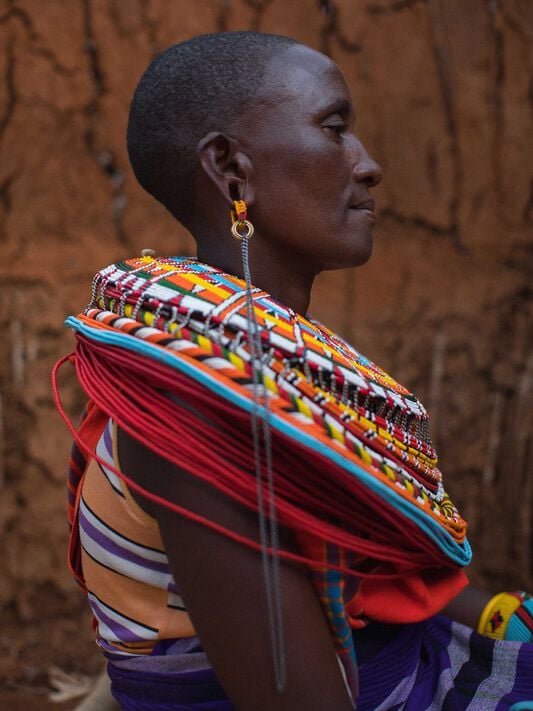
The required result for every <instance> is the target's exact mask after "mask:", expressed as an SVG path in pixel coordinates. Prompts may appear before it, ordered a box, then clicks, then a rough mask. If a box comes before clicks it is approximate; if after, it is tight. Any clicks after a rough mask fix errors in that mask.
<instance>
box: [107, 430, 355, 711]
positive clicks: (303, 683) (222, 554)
mask: <svg viewBox="0 0 533 711" xmlns="http://www.w3.org/2000/svg"><path fill="white" fill-rule="evenodd" d="M119 450H120V459H121V464H122V468H123V470H124V472H126V473H127V474H128V475H129V476H131V477H132V478H133V479H135V480H136V481H137V482H138V483H139V484H141V485H143V486H145V487H146V488H148V489H150V490H151V491H153V492H154V493H157V494H159V495H161V496H163V497H165V498H167V499H168V500H170V501H174V502H175V503H177V504H179V505H181V506H184V507H186V508H188V509H190V510H192V511H194V512H196V513H199V514H200V515H202V516H206V517H208V518H210V519H212V520H214V521H216V522H218V523H220V524H222V525H223V526H225V527H227V528H229V529H231V530H233V531H236V532H238V533H240V534H242V535H245V536H247V537H249V538H253V539H255V540H258V523H257V516H256V514H255V513H253V512H250V511H248V510H246V509H244V508H243V507H241V506H240V505H238V504H237V503H235V502H233V501H231V500H229V499H228V498H227V497H225V496H223V495H222V494H220V493H219V492H217V491H216V490H215V489H214V488H212V487H210V486H209V485H207V484H205V483H204V482H202V481H200V480H199V479H197V478H195V477H192V476H190V475H188V474H186V473H185V472H183V471H181V470H179V469H178V468H177V467H175V466H174V465H172V464H171V463H169V462H167V461H166V460H164V459H162V458H160V457H157V456H156V455H154V454H153V453H151V452H150V451H149V450H147V449H145V448H144V447H143V446H142V445H140V444H139V443H138V442H137V441H135V440H134V439H132V438H130V437H129V436H128V435H126V434H125V433H124V432H120V433H119ZM151 513H153V515H155V516H156V518H157V520H158V522H159V526H160V529H161V534H162V537H163V541H164V544H165V548H166V551H167V554H168V557H169V561H170V566H171V569H172V573H173V575H174V578H175V580H176V584H177V586H178V589H179V591H180V595H181V596H182V597H183V599H184V601H185V605H186V607H187V611H188V612H189V614H190V616H191V619H192V621H193V624H194V626H195V629H196V630H197V632H198V635H199V636H200V639H201V641H202V645H203V647H204V649H205V651H206V653H207V655H208V657H209V659H210V661H211V663H212V664H213V667H214V669H215V671H216V674H217V676H218V678H219V680H220V682H221V684H222V686H223V687H224V689H225V691H226V693H227V694H228V697H229V698H230V700H231V701H232V702H233V704H234V705H235V707H236V708H237V709H243V710H248V709H249V710H250V711H251V710H252V709H254V710H255V711H258V710H260V709H269V710H270V711H281V710H285V709H291V710H292V709H295V708H298V709H313V711H321V710H322V709H323V710H324V711H326V710H327V711H332V709H335V710H337V709H338V710H339V711H343V710H344V709H346V710H348V709H352V708H353V706H352V704H351V702H350V701H349V698H348V693H347V691H346V687H345V684H344V681H343V678H342V674H341V671H340V666H339V663H338V660H337V658H336V655H335V651H334V647H333V641H332V638H331V635H330V632H329V628H328V625H327V621H326V619H325V617H324V615H323V613H322V610H321V608H320V603H319V601H318V599H317V597H316V595H315V592H314V590H313V587H312V583H311V582H310V580H309V578H308V576H307V574H306V572H305V570H304V569H302V568H301V567H299V566H295V565H293V564H289V563H286V562H282V564H281V585H282V588H281V595H282V607H283V632H284V647H285V655H286V665H287V684H286V688H285V690H284V692H283V693H281V694H278V692H277V691H276V688H275V683H274V670H273V658H272V646H271V640H270V631H269V624H268V615H267V608H266V598H265V587H264V580H263V571H262V562H261V556H260V554H259V553H258V552H257V551H254V550H252V549H250V548H248V547H246V546H243V545H240V544H238V543H236V542H234V541H232V540H230V539H228V538H226V537H225V536H222V535H220V534H217V533H215V532H214V531H212V530H210V529H208V528H206V527H205V526H202V525H199V524H197V523H194V522H192V521H190V520H189V519H186V518H185V517H182V516H179V515H177V514H176V513H174V512H172V511H170V510H169V509H167V508H164V507H160V506H153V505H152V509H151Z"/></svg>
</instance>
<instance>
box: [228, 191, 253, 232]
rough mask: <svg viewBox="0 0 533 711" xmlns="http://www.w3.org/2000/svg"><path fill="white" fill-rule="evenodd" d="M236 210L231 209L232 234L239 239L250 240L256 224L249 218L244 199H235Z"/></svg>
mask: <svg viewBox="0 0 533 711" xmlns="http://www.w3.org/2000/svg"><path fill="white" fill-rule="evenodd" d="M233 205H234V208H235V209H234V210H232V211H231V223H232V224H231V234H232V235H233V236H234V237H235V239H238V240H239V241H242V240H248V239H250V237H251V236H252V235H253V233H254V226H253V225H252V223H251V222H250V220H248V219H247V214H248V211H247V208H246V203H245V202H244V200H234V201H233Z"/></svg>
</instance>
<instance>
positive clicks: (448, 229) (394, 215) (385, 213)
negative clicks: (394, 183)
mask: <svg viewBox="0 0 533 711" xmlns="http://www.w3.org/2000/svg"><path fill="white" fill-rule="evenodd" d="M379 216H380V218H381V219H383V220H391V221H392V222H395V223H396V224H397V225H401V226H403V227H417V228H421V229H423V230H425V231H426V232H429V233H430V234H432V235H435V236H436V237H445V238H446V239H448V240H450V241H451V242H452V244H453V245H454V246H455V247H456V249H457V251H459V252H462V253H463V254H466V253H468V250H467V249H466V247H465V246H464V244H462V243H461V242H458V241H457V240H456V234H455V226H454V225H453V224H452V225H448V226H442V225H438V224H436V223H435V222H431V220H428V219H426V218H424V217H420V216H418V215H404V214H402V213H401V212H398V211H397V210H394V209H393V208H390V207H386V208H383V209H382V210H380V213H379Z"/></svg>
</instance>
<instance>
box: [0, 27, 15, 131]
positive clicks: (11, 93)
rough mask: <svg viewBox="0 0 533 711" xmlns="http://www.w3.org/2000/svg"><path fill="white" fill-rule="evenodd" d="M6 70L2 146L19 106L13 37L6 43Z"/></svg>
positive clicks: (0, 122)
mask: <svg viewBox="0 0 533 711" xmlns="http://www.w3.org/2000/svg"><path fill="white" fill-rule="evenodd" d="M5 53H6V55H5V56H6V69H5V74H4V84H5V87H6V93H5V96H6V100H5V103H4V109H3V111H2V114H1V115H0V144H1V143H2V142H3V140H4V136H5V133H6V131H7V127H8V126H9V123H10V121H11V119H12V118H13V114H14V113H15V106H16V104H17V92H16V89H15V50H14V42H13V37H11V36H10V37H8V39H7V42H6V49H5Z"/></svg>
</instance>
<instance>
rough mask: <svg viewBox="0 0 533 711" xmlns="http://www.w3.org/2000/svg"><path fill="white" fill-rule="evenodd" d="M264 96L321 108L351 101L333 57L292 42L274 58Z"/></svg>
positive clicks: (266, 81) (271, 62) (270, 65)
mask: <svg viewBox="0 0 533 711" xmlns="http://www.w3.org/2000/svg"><path fill="white" fill-rule="evenodd" d="M259 94H260V95H261V98H262V99H263V100H265V99H267V100H268V99H271V100H272V101H275V102H291V103H299V104H301V105H306V104H309V108H312V107H314V108H315V109H319V108H320V107H321V106H323V107H326V106H328V105H329V104H334V103H336V102H339V101H341V100H344V101H348V102H351V96H350V91H349V89H348V86H347V84H346V80H345V78H344V75H343V74H342V72H341V70H340V69H339V67H338V66H337V65H336V64H335V62H334V61H333V60H331V59H330V58H329V57H326V55H324V54H322V53H320V52H317V51H315V50H314V49H311V48H309V47H306V46H304V45H292V46H291V47H289V48H288V49H286V50H285V51H283V52H281V53H280V54H279V55H275V56H274V57H273V58H272V60H271V61H270V64H269V67H268V70H267V72H266V75H265V77H264V84H263V87H262V90H261V91H260V92H259Z"/></svg>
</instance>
